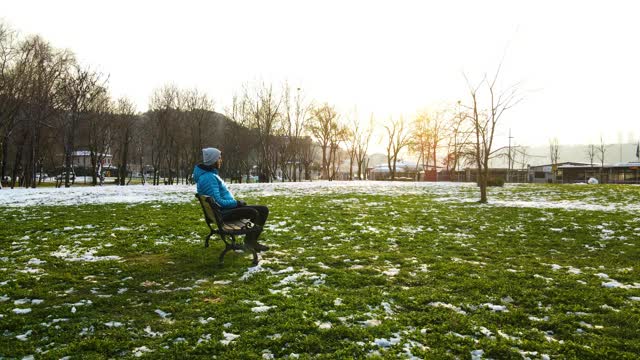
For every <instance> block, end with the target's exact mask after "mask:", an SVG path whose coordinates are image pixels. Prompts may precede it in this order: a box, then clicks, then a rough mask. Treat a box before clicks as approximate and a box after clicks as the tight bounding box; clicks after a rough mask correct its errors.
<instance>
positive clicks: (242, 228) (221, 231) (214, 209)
mask: <svg viewBox="0 0 640 360" xmlns="http://www.w3.org/2000/svg"><path fill="white" fill-rule="evenodd" d="M196 198H197V199H198V201H199V202H200V205H201V206H202V212H203V213H204V220H205V221H206V223H207V226H209V229H210V230H211V232H209V235H207V236H206V238H205V241H204V247H205V248H207V247H209V239H210V238H211V236H212V235H213V234H218V235H220V238H221V239H222V241H223V242H224V244H225V247H224V250H222V253H220V257H219V261H220V264H223V263H224V256H225V255H226V253H227V252H229V250H244V249H247V248H245V247H244V246H243V245H244V244H238V243H236V236H237V235H247V234H251V233H254V232H258V231H260V230H262V227H261V226H260V225H257V224H254V223H253V222H251V220H250V219H240V220H233V221H223V220H222V212H221V209H222V207H221V206H220V205H219V204H218V203H216V201H215V200H214V199H212V198H211V197H210V196H207V195H200V194H196ZM211 224H215V228H214V226H212V225H211ZM227 236H229V237H230V238H231V241H227ZM248 250H250V251H251V254H252V255H253V265H258V261H259V260H258V252H257V251H256V249H254V248H248Z"/></svg>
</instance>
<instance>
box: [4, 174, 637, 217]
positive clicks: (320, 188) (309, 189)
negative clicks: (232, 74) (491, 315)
mask: <svg viewBox="0 0 640 360" xmlns="http://www.w3.org/2000/svg"><path fill="white" fill-rule="evenodd" d="M229 189H230V190H231V191H232V192H233V193H234V194H235V196H236V197H237V198H245V197H248V196H251V197H266V196H280V195H285V196H307V195H327V194H333V195H336V194H345V195H346V194H368V195H428V196H430V197H431V198H432V199H434V200H436V201H442V202H473V201H477V199H478V197H479V191H478V188H477V186H476V185H475V184H473V183H452V182H438V183H433V182H384V181H331V182H329V181H316V182H300V183H271V184H262V183H256V184H229ZM560 189H561V188H543V187H540V186H536V185H528V184H523V185H519V184H508V185H507V186H506V187H504V188H490V189H489V205H492V206H501V207H525V208H555V209H567V210H592V211H632V212H635V211H640V203H638V202H635V201H624V202H611V200H609V199H605V196H598V194H597V191H594V190H596V189H597V188H595V187H586V186H585V196H584V197H581V198H580V200H575V199H573V200H563V199H561V198H562V193H561V190H560ZM513 190H517V191H513ZM194 193H195V186H193V185H172V186H165V185H161V186H149V185H146V186H143V185H131V186H102V187H100V186H98V187H84V186H83V187H71V188H37V189H14V190H9V189H3V190H0V206H10V207H28V206H36V205H82V204H109V203H131V204H134V203H142V202H163V203H177V202H190V201H192V200H193V194H194ZM594 194H595V195H594ZM559 198H560V200H558V199H559Z"/></svg>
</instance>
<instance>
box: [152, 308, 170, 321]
mask: <svg viewBox="0 0 640 360" xmlns="http://www.w3.org/2000/svg"><path fill="white" fill-rule="evenodd" d="M155 313H156V314H158V315H160V317H161V318H163V319H166V318H168V317H169V316H171V313H167V312H164V311H162V310H160V309H156V311H155Z"/></svg>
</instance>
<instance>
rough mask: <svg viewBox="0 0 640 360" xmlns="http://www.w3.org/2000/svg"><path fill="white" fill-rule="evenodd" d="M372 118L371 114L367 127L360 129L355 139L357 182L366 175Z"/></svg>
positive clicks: (372, 125) (371, 133) (372, 126)
mask: <svg viewBox="0 0 640 360" xmlns="http://www.w3.org/2000/svg"><path fill="white" fill-rule="evenodd" d="M374 122H375V121H374V117H373V114H371V117H370V119H369V122H368V123H367V126H366V127H365V128H363V129H362V131H361V132H360V136H359V137H357V138H356V142H357V144H356V162H357V164H358V180H364V179H365V177H366V175H367V167H368V166H369V164H368V161H367V159H368V152H369V143H370V142H371V136H372V135H373V128H374Z"/></svg>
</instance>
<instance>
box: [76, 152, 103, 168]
mask: <svg viewBox="0 0 640 360" xmlns="http://www.w3.org/2000/svg"><path fill="white" fill-rule="evenodd" d="M98 156H100V157H102V162H101V164H102V168H103V169H109V168H111V167H112V162H111V161H112V159H113V156H112V155H111V154H108V153H107V154H98ZM71 159H72V166H73V167H74V168H83V169H89V168H91V151H89V150H78V151H74V152H73V153H72V154H71Z"/></svg>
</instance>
